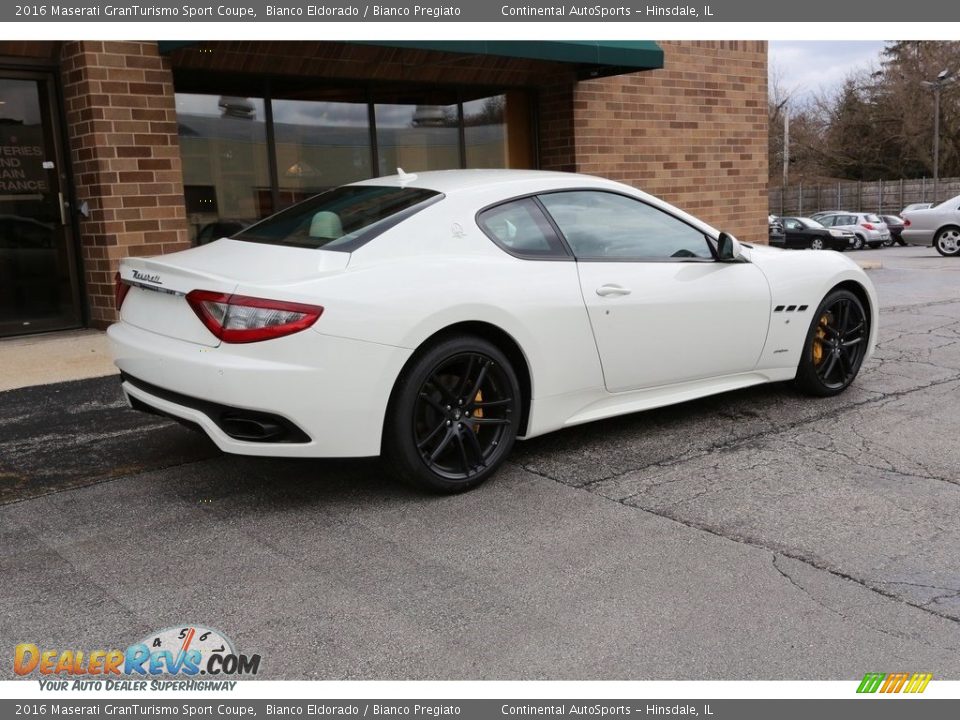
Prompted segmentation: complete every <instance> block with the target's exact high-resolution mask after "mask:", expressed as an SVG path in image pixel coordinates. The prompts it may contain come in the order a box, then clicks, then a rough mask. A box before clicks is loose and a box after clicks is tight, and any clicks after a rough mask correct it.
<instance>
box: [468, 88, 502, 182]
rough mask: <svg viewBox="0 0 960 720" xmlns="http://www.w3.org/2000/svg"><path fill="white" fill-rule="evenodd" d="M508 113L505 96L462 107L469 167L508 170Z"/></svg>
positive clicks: (485, 99)
mask: <svg viewBox="0 0 960 720" xmlns="http://www.w3.org/2000/svg"><path fill="white" fill-rule="evenodd" d="M506 113H507V96H506V95H494V96H493V97H488V98H482V99H480V100H471V101H469V102H465V103H464V104H463V136H464V141H465V143H464V144H465V146H466V154H467V157H466V167H468V168H505V167H509V166H510V157H509V147H508V145H507V117H506Z"/></svg>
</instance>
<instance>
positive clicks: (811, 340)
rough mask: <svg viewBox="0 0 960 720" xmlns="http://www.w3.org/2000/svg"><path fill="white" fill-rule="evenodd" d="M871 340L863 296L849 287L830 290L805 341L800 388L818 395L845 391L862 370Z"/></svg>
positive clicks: (800, 371) (808, 393)
mask: <svg viewBox="0 0 960 720" xmlns="http://www.w3.org/2000/svg"><path fill="white" fill-rule="evenodd" d="M869 339H870V317H869V315H868V314H867V311H866V309H865V308H864V306H863V303H862V302H860V299H859V298H858V297H857V296H856V295H854V294H853V293H852V292H850V291H849V290H833V291H832V292H830V293H828V294H827V296H826V297H825V298H824V299H823V301H822V302H821V303H820V305H819V306H818V307H817V311H816V312H815V313H814V315H813V320H811V322H810V329H809V330H807V335H806V338H805V339H804V341H803V352H802V354H801V356H800V364H799V365H798V366H797V377H796V380H795V381H794V382H795V384H796V386H797V388H798V389H799V390H800V391H801V392H803V393H806V394H807V395H815V396H817V397H829V396H831V395H837V394H839V393H842V392H843V391H844V390H846V389H847V387H849V385H850V383H852V382H853V380H854V378H856V376H857V373H859V372H860V366H861V365H862V364H863V356H864V354H865V353H866V350H867V343H868V342H869ZM838 341H839V342H838Z"/></svg>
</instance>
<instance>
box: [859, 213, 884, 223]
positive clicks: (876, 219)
mask: <svg viewBox="0 0 960 720" xmlns="http://www.w3.org/2000/svg"><path fill="white" fill-rule="evenodd" d="M863 217H864V219H865V220H866V221H867V222H875V223H878V222H883V220H881V219H880V218H879V217H878V216H877V215H864V216H863Z"/></svg>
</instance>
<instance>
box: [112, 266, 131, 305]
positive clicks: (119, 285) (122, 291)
mask: <svg viewBox="0 0 960 720" xmlns="http://www.w3.org/2000/svg"><path fill="white" fill-rule="evenodd" d="M113 283H114V287H113V300H114V302H115V303H116V306H117V312H120V306H121V305H123V300H124V298H126V297H127V293H128V292H130V286H129V285H127V284H126V283H125V282H124V281H123V278H121V277H120V273H117V274H116V275H114V276H113Z"/></svg>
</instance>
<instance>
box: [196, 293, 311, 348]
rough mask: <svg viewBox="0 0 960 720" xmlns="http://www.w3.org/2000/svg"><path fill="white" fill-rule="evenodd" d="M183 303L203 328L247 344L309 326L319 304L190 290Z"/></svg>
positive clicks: (223, 339)
mask: <svg viewBox="0 0 960 720" xmlns="http://www.w3.org/2000/svg"><path fill="white" fill-rule="evenodd" d="M187 302H188V303H189V304H190V307H191V308H193V311H194V312H195V313H196V314H197V317H199V318H200V320H202V321H203V324H204V325H206V326H207V329H208V330H209V331H210V332H212V333H213V334H214V335H215V336H217V337H218V338H220V339H221V340H222V341H223V342H225V343H251V342H259V341H261V340H270V339H272V338H278V337H283V336H284V335H291V334H293V333H295V332H300V331H301V330H306V329H307V328H308V327H310V326H311V325H313V324H314V323H315V322H316V321H317V319H318V318H319V317H320V315H322V314H323V308H322V307H320V306H319V305H304V304H302V303H292V302H283V301H280V300H265V299H264V298H255V297H246V296H245V295H229V294H226V293H217V292H210V291H209V290H194V291H193V292H191V293H189V294H188V295H187Z"/></svg>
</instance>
